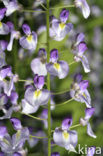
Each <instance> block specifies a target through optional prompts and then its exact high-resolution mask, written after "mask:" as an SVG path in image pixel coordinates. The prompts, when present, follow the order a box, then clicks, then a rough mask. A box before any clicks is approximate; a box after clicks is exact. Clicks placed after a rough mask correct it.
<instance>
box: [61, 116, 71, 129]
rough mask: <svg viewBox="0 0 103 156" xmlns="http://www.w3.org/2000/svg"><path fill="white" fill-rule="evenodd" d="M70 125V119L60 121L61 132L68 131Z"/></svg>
mask: <svg viewBox="0 0 103 156" xmlns="http://www.w3.org/2000/svg"><path fill="white" fill-rule="evenodd" d="M71 125H72V118H71V117H68V118H66V119H64V120H63V121H62V129H63V130H68V129H69V127H70V126H71Z"/></svg>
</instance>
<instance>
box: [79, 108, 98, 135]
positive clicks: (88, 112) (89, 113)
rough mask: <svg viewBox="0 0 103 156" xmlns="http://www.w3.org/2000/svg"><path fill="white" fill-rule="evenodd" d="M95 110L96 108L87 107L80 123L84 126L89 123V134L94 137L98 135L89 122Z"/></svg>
mask: <svg viewBox="0 0 103 156" xmlns="http://www.w3.org/2000/svg"><path fill="white" fill-rule="evenodd" d="M94 112H95V108H94V107H92V108H86V110H85V117H84V118H80V124H81V125H83V126H86V125H87V134H88V135H89V136H91V137H93V138H96V135H95V134H94V132H93V131H92V128H91V125H90V123H89V120H90V118H91V117H92V115H93V114H94Z"/></svg>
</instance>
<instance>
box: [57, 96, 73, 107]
mask: <svg viewBox="0 0 103 156" xmlns="http://www.w3.org/2000/svg"><path fill="white" fill-rule="evenodd" d="M73 100H74V99H73V98H72V99H70V100H67V101H65V102H63V103H60V104H57V105H55V106H56V107H59V106H64V105H65V104H67V103H69V102H71V101H73Z"/></svg>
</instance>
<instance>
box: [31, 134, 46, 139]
mask: <svg viewBox="0 0 103 156" xmlns="http://www.w3.org/2000/svg"><path fill="white" fill-rule="evenodd" d="M30 138H37V139H47V137H39V136H34V135H30Z"/></svg>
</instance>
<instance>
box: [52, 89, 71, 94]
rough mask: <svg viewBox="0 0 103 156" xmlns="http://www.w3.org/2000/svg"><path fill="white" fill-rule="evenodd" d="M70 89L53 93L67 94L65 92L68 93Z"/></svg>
mask: <svg viewBox="0 0 103 156" xmlns="http://www.w3.org/2000/svg"><path fill="white" fill-rule="evenodd" d="M69 91H70V89H68V90H65V91H60V92H57V93H56V92H51V95H60V94H65V93H67V92H69Z"/></svg>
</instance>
